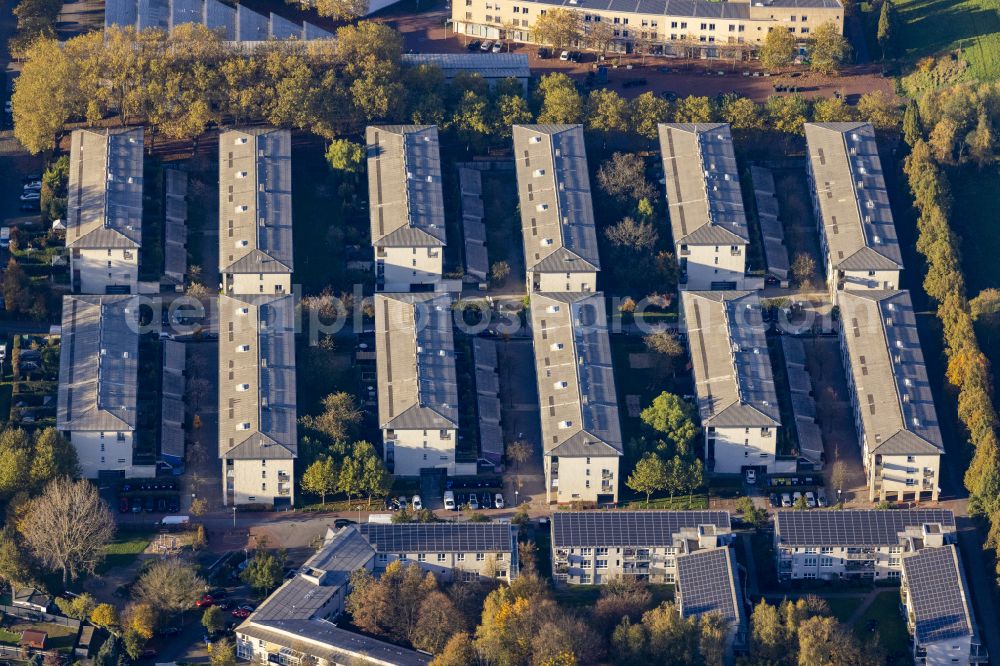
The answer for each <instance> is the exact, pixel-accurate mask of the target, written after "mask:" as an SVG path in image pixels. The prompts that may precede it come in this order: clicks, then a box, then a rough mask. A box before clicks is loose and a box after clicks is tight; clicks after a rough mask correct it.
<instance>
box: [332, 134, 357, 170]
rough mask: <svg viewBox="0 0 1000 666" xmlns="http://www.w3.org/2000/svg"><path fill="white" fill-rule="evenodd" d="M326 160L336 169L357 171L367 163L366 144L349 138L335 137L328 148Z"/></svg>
mask: <svg viewBox="0 0 1000 666" xmlns="http://www.w3.org/2000/svg"><path fill="white" fill-rule="evenodd" d="M326 161H327V162H329V163H330V168H332V169H333V170H335V171H343V172H345V173H357V172H358V171H361V169H362V168H363V166H364V163H365V149H364V146H362V145H361V144H359V143H355V142H354V141H349V140H347V139H334V140H333V141H331V142H330V147H329V148H327V149H326Z"/></svg>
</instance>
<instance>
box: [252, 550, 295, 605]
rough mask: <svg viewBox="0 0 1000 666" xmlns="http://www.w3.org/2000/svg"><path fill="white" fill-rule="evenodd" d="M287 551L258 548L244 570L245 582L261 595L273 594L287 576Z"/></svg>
mask: <svg viewBox="0 0 1000 666" xmlns="http://www.w3.org/2000/svg"><path fill="white" fill-rule="evenodd" d="M285 559H286V558H285V551H284V550H278V551H270V550H263V549H261V548H258V549H257V551H256V552H255V553H254V556H253V557H252V558H250V561H249V563H248V564H247V567H246V569H244V570H243V576H242V578H243V582H245V583H246V584H247V585H249V586H250V587H252V588H254V589H255V590H257V591H258V592H259V593H261V594H266V593H268V592H271V591H272V590H274V589H275V588H277V587H278V586H279V585H281V581H282V580H283V579H284V576H285Z"/></svg>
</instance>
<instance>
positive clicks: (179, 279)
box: [163, 169, 187, 284]
mask: <svg viewBox="0 0 1000 666" xmlns="http://www.w3.org/2000/svg"><path fill="white" fill-rule="evenodd" d="M164 174H165V176H166V184H167V186H166V224H165V228H164V248H163V273H164V277H166V278H170V279H171V280H172V281H173V282H175V283H177V284H181V283H183V281H184V275H185V274H186V273H187V201H186V199H185V196H186V194H187V174H186V173H184V172H183V171H180V170H178V169H166V170H165V171H164Z"/></svg>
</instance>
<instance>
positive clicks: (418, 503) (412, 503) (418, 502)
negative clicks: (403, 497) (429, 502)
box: [410, 495, 424, 511]
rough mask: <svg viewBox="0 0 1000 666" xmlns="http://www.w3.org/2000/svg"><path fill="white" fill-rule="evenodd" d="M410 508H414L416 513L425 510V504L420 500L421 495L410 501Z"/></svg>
mask: <svg viewBox="0 0 1000 666" xmlns="http://www.w3.org/2000/svg"><path fill="white" fill-rule="evenodd" d="M410 506H412V507H413V510H414V511H420V510H421V509H423V508H424V502H423V500H421V499H420V495H414V496H413V499H412V500H410Z"/></svg>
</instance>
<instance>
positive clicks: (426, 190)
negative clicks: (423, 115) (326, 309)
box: [365, 125, 448, 292]
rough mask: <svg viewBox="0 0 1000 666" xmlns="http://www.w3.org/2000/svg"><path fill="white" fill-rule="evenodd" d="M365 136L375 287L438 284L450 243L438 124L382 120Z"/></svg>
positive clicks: (406, 288) (387, 288)
mask: <svg viewBox="0 0 1000 666" xmlns="http://www.w3.org/2000/svg"><path fill="white" fill-rule="evenodd" d="M365 136H366V140H367V143H368V149H367V152H368V196H369V200H370V201H371V207H370V216H371V238H372V246H373V247H374V248H375V284H376V288H377V289H378V290H379V291H387V292H404V291H410V289H411V288H412V287H413V286H414V285H423V287H422V288H427V287H426V285H435V284H437V283H439V282H440V281H441V277H442V273H443V270H444V247H445V246H446V245H447V244H448V237H447V229H446V227H445V219H444V194H443V193H442V190H441V156H440V152H439V150H440V149H439V146H438V131H437V127H435V126H434V125H378V126H371V127H368V129H367V130H366V132H365Z"/></svg>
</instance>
